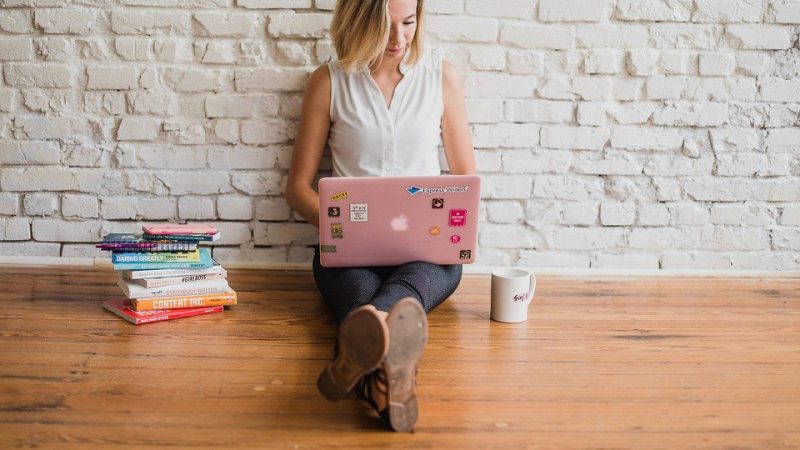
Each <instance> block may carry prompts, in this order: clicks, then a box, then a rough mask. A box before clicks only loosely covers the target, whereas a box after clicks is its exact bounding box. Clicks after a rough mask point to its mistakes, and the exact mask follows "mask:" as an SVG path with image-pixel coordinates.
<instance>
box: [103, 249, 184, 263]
mask: <svg viewBox="0 0 800 450" xmlns="http://www.w3.org/2000/svg"><path fill="white" fill-rule="evenodd" d="M197 261H200V253H199V252H196V251H195V252H191V253H170V252H156V253H152V252H135V253H127V252H126V253H117V252H114V253H113V254H112V255H111V262H112V263H139V262H197Z"/></svg>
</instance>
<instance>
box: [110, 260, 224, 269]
mask: <svg viewBox="0 0 800 450" xmlns="http://www.w3.org/2000/svg"><path fill="white" fill-rule="evenodd" d="M213 265H214V263H212V262H210V261H207V262H204V261H200V262H143V263H114V270H155V269H207V268H209V267H211V266H213Z"/></svg>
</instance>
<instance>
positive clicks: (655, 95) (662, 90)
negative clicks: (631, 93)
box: [645, 77, 686, 100]
mask: <svg viewBox="0 0 800 450" xmlns="http://www.w3.org/2000/svg"><path fill="white" fill-rule="evenodd" d="M685 89H686V77H652V78H649V79H648V80H647V85H646V87H645V95H646V97H647V99H648V100H672V99H675V100H677V99H680V98H682V97H683V92H684V90H685Z"/></svg>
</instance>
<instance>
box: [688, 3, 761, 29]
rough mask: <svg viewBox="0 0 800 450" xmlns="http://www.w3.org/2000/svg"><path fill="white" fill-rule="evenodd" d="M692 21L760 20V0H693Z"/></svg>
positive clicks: (727, 21) (731, 21) (728, 21)
mask: <svg viewBox="0 0 800 450" xmlns="http://www.w3.org/2000/svg"><path fill="white" fill-rule="evenodd" d="M695 4H696V6H695V10H694V13H693V14H692V22H710V23H735V22H761V17H762V16H763V15H764V2H762V1H761V0H735V1H730V0H695Z"/></svg>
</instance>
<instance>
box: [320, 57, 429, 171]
mask: <svg viewBox="0 0 800 450" xmlns="http://www.w3.org/2000/svg"><path fill="white" fill-rule="evenodd" d="M328 69H329V71H330V74H331V106H330V117H331V127H330V134H329V135H328V146H329V147H330V149H331V156H332V161H333V175H334V176H341V177H363V176H422V175H439V174H440V173H441V167H440V165H439V150H438V147H439V143H440V142H441V132H442V130H441V122H442V113H443V111H444V104H443V101H442V57H441V54H440V53H439V52H428V53H426V54H425V55H424V56H423V57H422V58H420V60H419V61H417V63H416V64H414V65H413V66H411V67H408V66H407V65H406V64H405V61H404V62H403V63H401V64H400V72H401V73H402V74H403V78H402V79H401V80H400V83H399V84H398V85H397V88H395V91H394V96H393V97H392V102H391V104H390V105H389V106H387V105H386V100H385V99H384V97H383V93H381V90H380V88H379V87H378V85H377V83H375V81H374V80H373V79H372V76H371V75H370V72H369V69H364V70H360V71H353V72H349V73H348V72H345V71H344V70H343V69H342V67H341V65H339V63H338V62H332V63H330V64H328Z"/></svg>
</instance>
